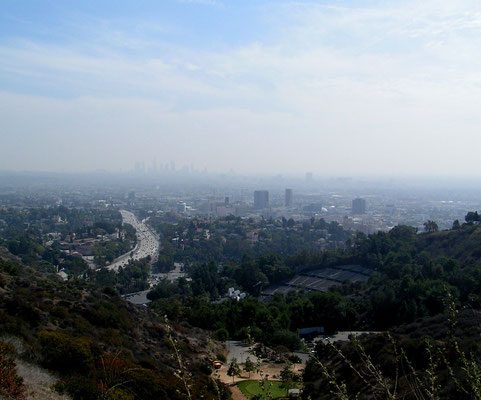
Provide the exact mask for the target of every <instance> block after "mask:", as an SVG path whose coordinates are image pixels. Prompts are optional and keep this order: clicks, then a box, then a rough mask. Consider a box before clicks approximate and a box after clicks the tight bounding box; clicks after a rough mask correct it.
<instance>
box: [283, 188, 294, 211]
mask: <svg viewBox="0 0 481 400" xmlns="http://www.w3.org/2000/svg"><path fill="white" fill-rule="evenodd" d="M284 206H286V207H292V189H286V193H285V197H284Z"/></svg>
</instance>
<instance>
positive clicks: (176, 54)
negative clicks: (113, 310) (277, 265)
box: [0, 0, 481, 174]
mask: <svg viewBox="0 0 481 400" xmlns="http://www.w3.org/2000/svg"><path fill="white" fill-rule="evenodd" d="M209 3H210V2H209ZM274 11H275V12H276V14H275V16H276V17H278V22H279V23H278V24H277V25H276V26H275V27H272V30H271V32H270V34H268V35H266V36H265V37H259V38H258V39H257V41H255V42H253V43H250V44H245V45H243V46H237V47H231V48H229V49H221V50H218V51H212V50H209V51H206V50H203V49H202V48H189V47H186V46H182V47H180V46H179V47H178V48H177V49H175V48H174V47H173V45H172V46H170V47H169V51H166V52H163V51H162V49H163V48H164V44H162V43H156V44H153V43H152V42H151V41H145V40H144V35H140V36H142V38H140V37H136V36H135V35H130V36H129V33H128V32H126V31H121V32H118V31H115V32H113V33H112V34H111V35H110V34H109V33H108V31H106V30H105V28H104V27H103V28H102V32H103V37H105V38H108V39H105V42H104V43H102V42H99V41H96V42H95V43H92V45H91V47H89V44H88V43H87V44H83V45H82V46H75V45H64V46H60V45H55V46H53V45H46V44H43V43H37V42H32V41H28V42H27V41H22V42H20V41H17V42H14V43H13V44H12V42H10V44H3V45H1V46H0V59H1V60H2V63H1V64H0V77H2V76H10V77H12V78H13V79H14V80H18V81H19V82H20V81H22V80H26V81H27V82H29V83H30V84H31V86H33V87H36V88H37V89H36V90H37V94H36V95H18V94H14V93H12V92H8V91H4V92H3V93H1V96H0V105H1V108H0V120H1V121H2V122H0V127H1V128H2V130H3V131H5V132H8V135H9V138H8V139H7V141H6V146H5V147H4V152H5V154H2V158H3V159H4V160H5V165H6V166H10V167H11V168H21V165H29V166H30V167H29V168H35V167H36V166H38V167H39V168H42V169H48V168H47V167H46V166H48V165H51V167H52V168H51V169H61V168H68V169H74V170H75V169H95V168H103V167H112V168H118V167H120V166H123V167H124V169H125V168H128V167H129V166H130V165H131V164H132V162H133V160H135V159H142V158H145V159H151V158H152V157H153V156H156V157H157V159H158V160H162V159H164V160H168V159H171V158H172V159H176V160H177V161H178V162H179V163H189V164H190V162H194V163H195V164H197V165H199V166H203V165H206V166H208V167H209V169H211V170H213V169H220V168H224V169H229V168H231V167H233V168H234V169H236V170H238V171H249V172H256V171H260V170H266V171H269V172H274V171H280V172H289V171H296V172H301V171H304V170H313V171H318V172H326V171H327V172H330V173H333V174H335V173H339V174H345V173H351V174H356V173H361V174H362V173H371V174H376V173H381V174H383V173H386V174H390V173H393V174H394V173H397V174H401V173H413V174H416V173H418V174H429V173H432V174H440V173H448V172H455V173H459V174H463V173H464V174H467V173H469V172H470V171H472V170H473V169H474V168H476V166H475V164H476V161H475V160H476V159H477V154H476V150H475V149H476V148H479V146H480V145H481V137H480V136H479V135H478V134H477V131H478V127H479V125H480V123H481V116H480V115H479V111H478V108H479V107H478V104H479V103H480V100H481V90H480V84H481V73H480V72H479V71H481V69H480V67H481V65H480V64H481V57H480V56H479V55H478V51H477V49H479V48H480V47H479V46H480V45H481V35H479V30H480V29H481V13H480V11H479V6H478V5H477V3H475V2H470V1H465V2H456V4H453V3H450V2H433V1H430V0H428V1H426V2H422V3H419V2H404V3H402V4H400V3H397V2H394V3H392V5H390V6H383V7H379V8H375V9H374V8H341V7H326V6H320V5H316V4H312V3H304V4H303V3H292V4H289V5H286V6H284V8H282V9H276V10H274ZM271 22H272V20H271ZM149 29H153V28H152V27H150V28H149ZM112 37H114V38H115V37H116V38H118V41H117V43H120V45H119V44H115V45H113V44H112V43H113V41H112ZM122 43H126V44H125V46H126V47H127V48H129V49H135V48H140V49H142V52H139V53H138V54H130V52H125V51H121V50H119V48H118V46H121V47H122ZM145 49H150V52H148V51H147V52H146V51H144V50H145ZM25 115H28V116H29V118H28V119H25V118H24V116H25ZM29 141H31V142H32V143H35V149H37V150H38V149H41V150H42V151H34V150H33V147H30V146H26V147H25V146H23V147H22V143H28V142H29ZM93 143H95V146H93V147H92V144H93ZM467 143H469V145H467ZM49 148H50V149H54V150H55V154H57V155H59V157H58V159H55V158H53V159H52V158H51V157H48V156H47V154H48V151H49V150H48V149H49ZM112 148H114V149H115V151H112ZM66 149H72V151H71V153H72V154H71V155H70V156H69V157H67V158H65V156H62V157H60V155H62V154H64V153H65V152H66V151H67V150H66ZM15 151H18V152H19V154H21V156H19V157H13V156H11V155H10V154H13V153H14V152H15ZM105 159H106V160H107V162H108V165H104V164H103V163H104V162H105V161H104V160H105ZM448 159H449V160H452V162H450V163H446V160H448ZM66 160H68V165H65V162H66ZM381 166H382V167H381Z"/></svg>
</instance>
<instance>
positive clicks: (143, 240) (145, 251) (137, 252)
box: [107, 210, 159, 271]
mask: <svg viewBox="0 0 481 400" xmlns="http://www.w3.org/2000/svg"><path fill="white" fill-rule="evenodd" d="M120 214H122V223H123V224H130V225H132V226H133V227H134V228H135V230H136V232H137V245H136V246H135V248H134V249H133V250H132V251H131V252H128V253H125V254H123V255H121V256H120V257H118V258H116V259H115V260H114V261H113V262H112V264H110V265H108V266H107V268H108V269H113V270H115V271H117V270H118V269H119V267H123V266H125V265H127V264H128V262H129V260H130V259H133V260H140V259H141V258H145V257H147V256H150V257H151V258H152V261H155V260H156V259H157V256H158V254H159V239H158V238H157V235H156V234H155V232H154V231H153V230H152V228H150V227H149V226H147V225H146V224H145V223H144V222H142V221H139V220H138V219H137V217H136V216H135V215H134V214H133V213H131V212H130V211H127V210H120Z"/></svg>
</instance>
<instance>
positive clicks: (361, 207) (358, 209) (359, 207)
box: [352, 198, 366, 214]
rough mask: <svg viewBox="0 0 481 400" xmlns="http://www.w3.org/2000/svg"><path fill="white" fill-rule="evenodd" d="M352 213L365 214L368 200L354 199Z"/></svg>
mask: <svg viewBox="0 0 481 400" xmlns="http://www.w3.org/2000/svg"><path fill="white" fill-rule="evenodd" d="M352 213H353V214H365V213H366V200H364V199H360V198H357V199H354V200H353V201H352Z"/></svg>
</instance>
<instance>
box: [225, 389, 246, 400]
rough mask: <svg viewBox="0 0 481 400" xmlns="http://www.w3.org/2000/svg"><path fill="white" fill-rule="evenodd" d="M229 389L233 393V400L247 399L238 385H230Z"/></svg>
mask: <svg viewBox="0 0 481 400" xmlns="http://www.w3.org/2000/svg"><path fill="white" fill-rule="evenodd" d="M229 389H230V392H231V393H232V400H247V397H245V396H244V395H243V394H242V392H241V391H240V389H239V388H238V387H237V386H230V387H229Z"/></svg>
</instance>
